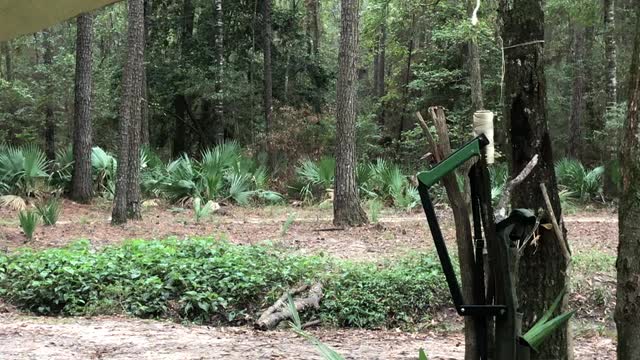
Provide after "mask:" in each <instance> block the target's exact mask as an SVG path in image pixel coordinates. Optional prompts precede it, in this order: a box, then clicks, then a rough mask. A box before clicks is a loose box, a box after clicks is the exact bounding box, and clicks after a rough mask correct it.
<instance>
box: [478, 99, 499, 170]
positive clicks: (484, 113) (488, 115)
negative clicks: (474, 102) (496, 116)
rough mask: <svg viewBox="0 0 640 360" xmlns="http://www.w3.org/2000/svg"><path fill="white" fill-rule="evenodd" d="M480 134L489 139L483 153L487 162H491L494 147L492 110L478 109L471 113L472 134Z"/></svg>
mask: <svg viewBox="0 0 640 360" xmlns="http://www.w3.org/2000/svg"><path fill="white" fill-rule="evenodd" d="M480 134H484V136H486V137H487V139H489V145H487V147H485V155H486V158H487V164H493V163H494V162H495V157H496V156H495V154H496V149H495V146H494V144H493V112H491V111H489V110H480V111H476V113H475V114H473V135H474V136H480Z"/></svg>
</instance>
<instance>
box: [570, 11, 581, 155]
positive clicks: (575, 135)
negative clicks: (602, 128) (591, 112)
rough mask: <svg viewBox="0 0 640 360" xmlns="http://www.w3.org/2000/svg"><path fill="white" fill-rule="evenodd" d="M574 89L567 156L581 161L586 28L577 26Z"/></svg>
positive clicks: (574, 48)
mask: <svg viewBox="0 0 640 360" xmlns="http://www.w3.org/2000/svg"><path fill="white" fill-rule="evenodd" d="M572 50H573V51H572V54H571V55H572V60H573V61H572V62H573V89H572V96H571V115H570V117H569V134H568V135H569V141H568V144H567V156H569V157H571V158H574V159H581V155H582V152H581V149H582V140H583V139H582V125H581V122H582V118H583V117H584V112H585V98H584V94H585V77H586V74H585V58H586V54H585V28H584V26H582V25H580V24H576V25H575V26H574V29H573V49H572Z"/></svg>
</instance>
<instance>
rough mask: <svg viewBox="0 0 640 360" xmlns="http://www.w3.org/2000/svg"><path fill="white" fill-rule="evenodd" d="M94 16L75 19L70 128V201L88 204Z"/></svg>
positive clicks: (84, 15)
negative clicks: (72, 165) (74, 67)
mask: <svg viewBox="0 0 640 360" xmlns="http://www.w3.org/2000/svg"><path fill="white" fill-rule="evenodd" d="M92 41H93V16H92V15H91V14H82V15H80V16H79V17H78V19H77V33H76V78H75V106H74V126H73V159H74V161H75V163H74V167H73V176H72V178H71V198H72V199H73V200H75V201H77V202H79V203H84V204H86V203H89V202H90V201H91V198H92V197H93V180H92V178H91V147H92V144H93V140H92V124H91V88H92V71H91V65H92V60H93V59H92Z"/></svg>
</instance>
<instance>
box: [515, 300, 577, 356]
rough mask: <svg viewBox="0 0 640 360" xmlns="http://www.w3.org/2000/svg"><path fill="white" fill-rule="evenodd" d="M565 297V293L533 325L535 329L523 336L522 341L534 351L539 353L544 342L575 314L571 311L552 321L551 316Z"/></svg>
mask: <svg viewBox="0 0 640 360" xmlns="http://www.w3.org/2000/svg"><path fill="white" fill-rule="evenodd" d="M564 295H565V293H564V292H562V293H561V294H560V295H558V297H557V298H556V299H555V301H554V302H553V304H552V305H551V307H550V308H549V310H547V312H546V313H545V314H544V315H543V316H542V317H541V318H540V320H538V322H536V323H535V325H533V327H532V328H531V329H530V330H529V331H527V333H526V334H524V336H522V340H523V341H524V342H525V343H526V344H527V345H529V347H531V348H532V349H533V350H534V351H536V352H537V351H538V349H539V347H540V345H542V343H543V342H544V340H545V339H546V338H548V337H549V336H550V335H551V334H553V332H554V331H556V330H557V329H558V328H560V327H561V326H562V325H564V324H565V323H566V322H568V321H569V319H571V317H572V316H573V314H574V313H575V310H574V311H569V312H566V313H564V314H562V315H559V316H557V317H555V318H553V319H551V315H553V313H554V312H555V311H556V309H557V308H558V305H559V304H560V301H562V298H563V297H564ZM550 319H551V320H550Z"/></svg>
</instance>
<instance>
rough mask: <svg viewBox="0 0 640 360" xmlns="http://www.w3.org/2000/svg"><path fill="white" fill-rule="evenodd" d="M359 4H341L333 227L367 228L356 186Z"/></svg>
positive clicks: (352, 1) (346, 1) (354, 0)
mask: <svg viewBox="0 0 640 360" xmlns="http://www.w3.org/2000/svg"><path fill="white" fill-rule="evenodd" d="M358 10H359V3H358V0H342V13H341V23H342V29H341V32H340V52H339V74H338V83H337V113H336V176H335V200H334V203H333V223H334V224H335V225H336V226H356V225H361V224H366V223H367V222H368V221H367V214H365V212H364V210H363V209H362V206H361V205H360V198H359V196H358V184H357V183H356V103H357V100H358V99H357V86H358V84H357V76H356V72H357V68H358V65H357V63H358V61H357V60H358V17H359V14H358Z"/></svg>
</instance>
